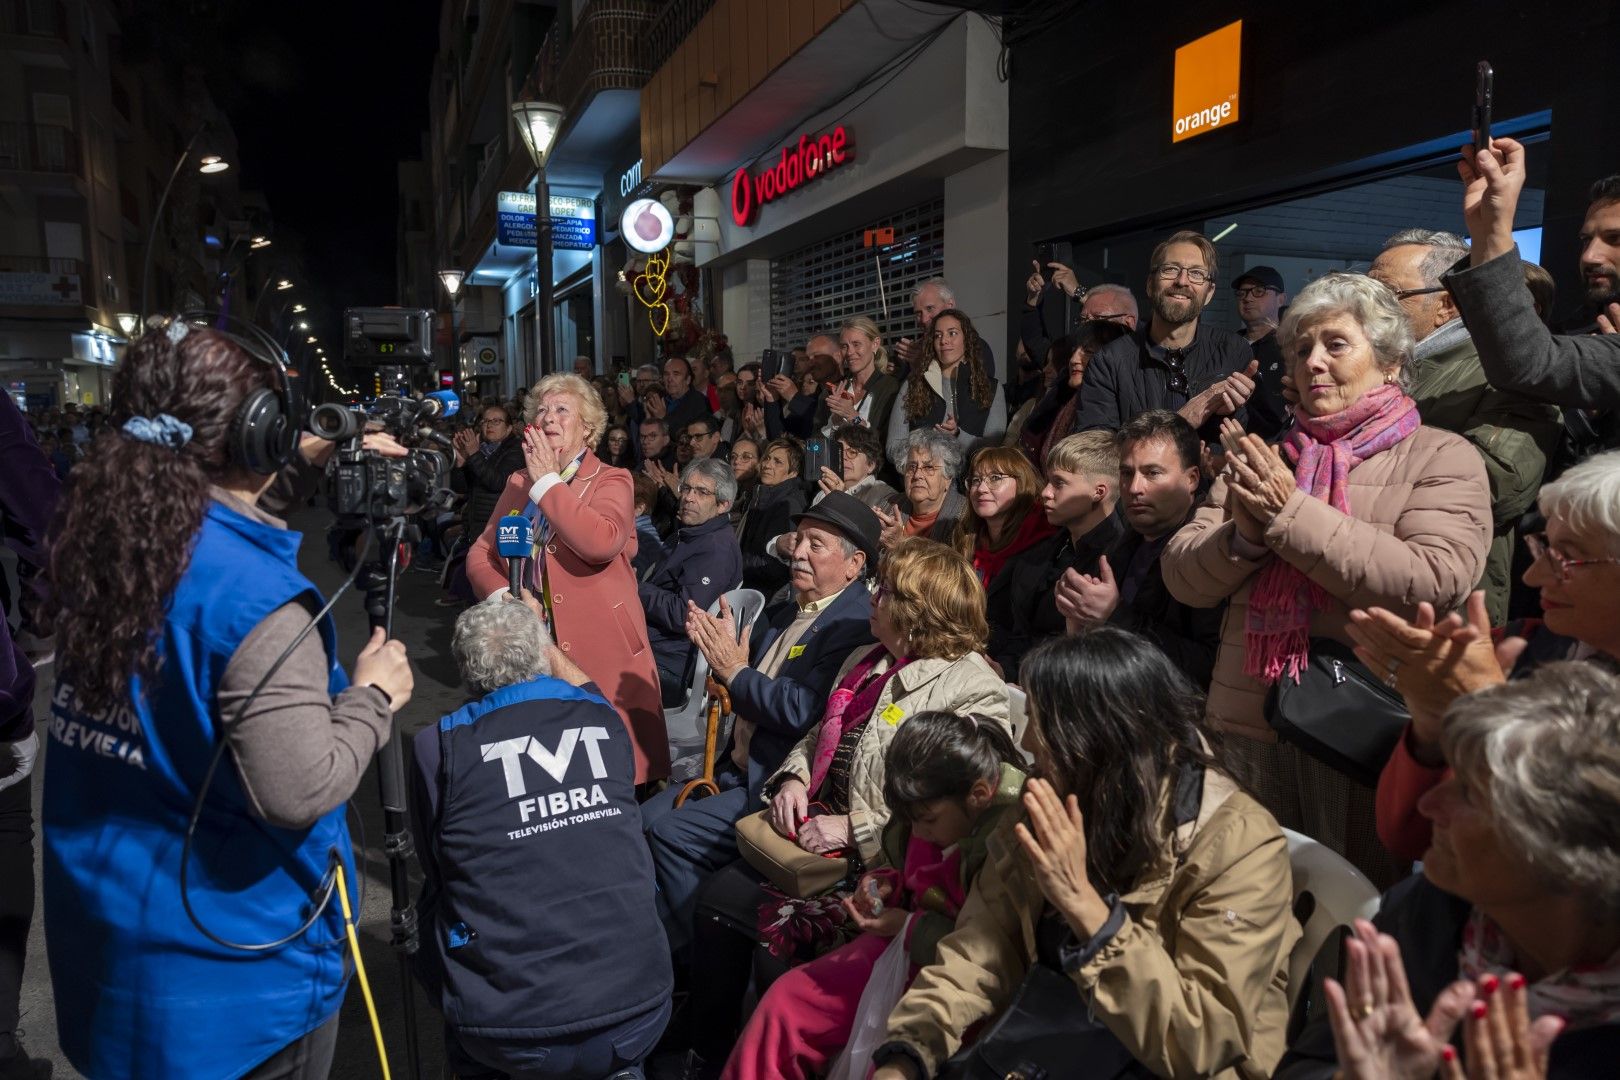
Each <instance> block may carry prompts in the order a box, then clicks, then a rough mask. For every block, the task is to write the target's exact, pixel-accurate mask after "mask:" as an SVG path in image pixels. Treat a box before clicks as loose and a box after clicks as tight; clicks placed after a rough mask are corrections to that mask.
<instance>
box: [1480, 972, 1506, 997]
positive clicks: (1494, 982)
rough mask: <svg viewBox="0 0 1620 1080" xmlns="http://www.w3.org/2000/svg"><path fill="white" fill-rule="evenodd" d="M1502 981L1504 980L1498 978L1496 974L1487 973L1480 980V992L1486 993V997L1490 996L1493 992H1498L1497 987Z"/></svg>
mask: <svg viewBox="0 0 1620 1080" xmlns="http://www.w3.org/2000/svg"><path fill="white" fill-rule="evenodd" d="M1501 982H1502V980H1500V979H1498V978H1497V977H1496V976H1495V975H1486V976H1485V977H1484V978H1482V979H1480V980H1479V992H1480V993H1481V994H1484V995H1485V996H1486V997H1490V996H1491V995H1492V994H1494V993H1496V988H1497V987H1498V986H1500V985H1501Z"/></svg>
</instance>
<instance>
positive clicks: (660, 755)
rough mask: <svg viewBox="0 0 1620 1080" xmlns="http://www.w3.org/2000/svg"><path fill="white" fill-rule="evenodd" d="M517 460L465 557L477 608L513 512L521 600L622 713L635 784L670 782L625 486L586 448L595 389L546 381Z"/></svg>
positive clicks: (592, 434)
mask: <svg viewBox="0 0 1620 1080" xmlns="http://www.w3.org/2000/svg"><path fill="white" fill-rule="evenodd" d="M523 418H524V421H525V427H524V431H523V460H524V467H523V469H522V470H521V471H519V472H515V473H513V474H512V476H511V478H510V479H509V480H508V481H507V484H506V490H505V491H504V492H502V493H501V499H500V502H498V503H497V504H496V506H495V511H494V513H492V514H491V515H490V519H489V524H488V526H487V527H486V528H485V529H484V532H483V534H482V535H481V536H479V538H478V540H477V541H476V542H475V543H474V544H473V547H472V551H471V553H470V554H469V555H468V556H467V577H468V579H469V580H470V581H471V582H472V586H473V591H474V592H475V593H476V594H477V595H478V598H479V599H480V600H482V599H484V598H485V597H487V596H490V595H492V594H494V593H498V592H502V591H504V590H505V589H506V588H507V585H508V566H507V560H505V559H504V558H502V557H501V556H500V553H499V551H498V550H497V546H496V541H495V531H496V529H498V528H499V526H500V522H501V519H503V518H505V517H506V516H507V515H509V514H520V515H522V516H523V517H526V518H528V519H529V521H530V523H531V524H532V526H533V528H534V549H533V551H534V554H533V558H531V559H530V560H529V561H528V565H527V566H526V567H524V568H523V573H524V575H525V576H524V595H523V597H522V600H523V601H524V602H525V603H527V604H528V605H529V606H530V607H531V608H533V609H534V610H535V612H536V613H537V614H538V615H539V616H540V618H541V619H542V621H544V622H545V624H546V626H547V627H548V628H549V629H550V631H551V636H552V639H553V640H554V641H555V642H556V644H557V648H558V649H560V650H561V651H562V653H563V654H564V655H565V656H566V657H567V658H568V659H570V660H572V661H573V662H574V663H575V664H578V665H579V666H580V668H581V669H582V670H583V671H584V672H585V674H586V675H587V676H589V678H590V680H591V681H592V682H594V683H595V684H596V685H597V687H598V688H600V689H601V691H602V693H603V694H604V695H606V697H607V699H608V702H609V703H610V704H611V705H612V706H613V707H614V708H615V709H617V710H618V711H619V715H621V716H623V717H624V721H625V726H626V727H628V728H629V729H630V737H631V740H632V741H633V742H634V744H635V748H636V783H637V784H644V783H646V782H648V781H650V780H661V779H663V778H664V777H666V776H668V775H669V743H668V740H667V738H666V736H665V733H664V711H663V706H662V704H661V701H660V698H659V693H658V672H657V669H656V668H655V667H654V666H653V654H652V649H651V648H650V647H649V645H648V644H647V620H646V616H645V615H644V614H643V612H642V607H641V600H640V596H639V594H638V593H637V591H636V574H635V570H634V569H632V568H631V565H630V562H631V559H633V558H634V557H635V554H636V547H637V541H636V526H635V507H634V501H635V483H634V481H633V480H632V479H631V476H630V474H629V473H628V472H626V471H625V470H624V469H617V468H614V467H613V466H611V465H606V464H604V463H603V462H602V460H601V459H600V458H598V457H597V456H596V455H595V454H594V453H592V452H591V449H590V448H591V447H592V446H593V445H595V443H596V440H597V439H598V438H599V437H600V436H601V434H602V432H603V431H604V429H605V428H606V426H607V411H606V410H605V409H604V408H603V407H602V400H601V398H600V397H598V396H597V393H596V390H595V388H593V387H592V386H591V384H590V383H588V382H586V381H585V380H584V379H582V378H580V377H579V376H578V375H563V374H556V375H547V376H546V377H545V378H543V379H541V380H540V381H539V382H537V383H535V384H534V390H533V391H532V392H531V393H530V394H529V396H528V400H527V402H526V404H525V406H524V412H523Z"/></svg>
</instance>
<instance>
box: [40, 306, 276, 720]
mask: <svg viewBox="0 0 1620 1080" xmlns="http://www.w3.org/2000/svg"><path fill="white" fill-rule="evenodd" d="M271 371H272V369H271V368H270V367H269V365H267V364H264V363H261V362H260V361H257V360H255V359H254V358H253V357H251V356H249V355H248V354H247V352H246V351H244V350H243V349H242V348H241V346H239V345H237V344H236V343H235V342H234V341H233V340H231V339H230V338H229V337H227V336H226V335H224V334H219V333H216V332H214V331H212V330H204V329H192V330H191V331H190V332H188V333H187V334H186V335H185V336H184V337H182V338H181V339H180V340H179V341H178V342H175V341H172V340H170V337H169V334H168V331H167V329H166V328H164V327H159V328H157V329H154V330H151V331H148V332H147V333H146V334H145V335H144V336H143V337H141V338H140V340H138V341H137V342H135V344H134V345H133V346H131V347H130V350H129V352H128V354H127V355H126V356H125V357H124V359H123V361H122V362H120V363H119V365H118V368H117V370H116V371H115V372H114V373H113V380H112V407H111V411H110V413H109V416H108V421H109V424H108V429H107V430H106V431H105V432H104V433H103V434H102V435H101V436H100V437H99V438H98V439H97V440H96V441H95V443H94V444H93V445H92V447H91V449H90V453H89V455H88V456H87V457H86V458H85V460H84V461H83V462H81V463H80V464H78V465H77V466H75V467H74V470H73V483H72V485H71V486H70V487H69V488H68V489H67V491H66V492H65V495H64V498H63V500H62V505H61V507H60V508H59V509H58V511H57V518H56V523H55V527H54V529H53V532H54V534H55V535H54V541H53V543H52V545H51V561H50V576H51V600H50V603H49V605H48V608H47V616H48V619H49V621H50V623H51V625H52V626H53V627H54V628H55V631H56V648H57V656H58V659H57V670H58V671H59V672H60V673H61V674H62V675H63V676H64V678H66V679H68V680H70V681H71V682H72V684H73V687H74V689H75V690H76V691H77V692H78V696H79V708H81V709H83V710H84V711H86V712H95V711H97V710H100V709H104V708H112V707H115V706H117V705H122V704H126V703H128V701H129V689H130V677H131V676H132V675H139V676H141V677H142V678H143V679H150V678H152V677H153V676H155V675H156V674H157V667H158V649H157V646H158V633H159V629H160V627H161V626H162V625H163V617H164V610H165V608H166V607H167V606H168V602H169V598H170V596H171V595H172V594H173V593H174V590H175V587H176V586H177V585H178V584H179V582H180V577H181V575H182V574H184V573H185V570H186V566H187V565H188V563H189V562H190V560H191V546H192V540H193V538H194V537H195V536H196V533H197V530H198V529H199V528H201V526H202V521H203V514H204V512H205V511H206V509H207V507H208V499H209V495H208V487H209V485H210V484H211V483H216V482H218V481H220V480H222V479H226V478H228V477H229V476H230V475H231V473H232V472H233V471H237V470H239V468H240V467H239V466H233V465H232V463H231V457H230V452H229V449H228V443H229V438H230V433H231V426H232V422H233V421H234V420H235V418H236V411H237V408H238V407H239V406H240V405H241V403H242V400H243V398H245V397H246V396H247V395H248V394H249V393H250V392H252V391H253V390H256V389H259V388H261V387H269V386H271V385H272V375H271ZM163 413H167V414H168V415H170V416H172V417H174V418H175V419H177V420H180V421H181V422H183V423H186V424H189V425H191V432H192V434H191V439H190V441H189V442H187V443H186V445H185V446H183V447H181V448H180V449H179V450H173V449H170V448H169V447H167V446H160V445H154V444H152V443H146V442H141V441H139V440H137V439H133V438H130V437H129V436H127V435H125V434H123V432H122V430H121V429H122V428H123V426H124V421H126V420H128V419H129V418H130V417H132V416H144V417H151V418H155V417H157V416H159V415H160V414H163ZM112 522H115V523H116V525H115V527H109V526H110V523H112Z"/></svg>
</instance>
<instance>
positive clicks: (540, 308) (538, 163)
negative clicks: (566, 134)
mask: <svg viewBox="0 0 1620 1080" xmlns="http://www.w3.org/2000/svg"><path fill="white" fill-rule="evenodd" d="M512 121H513V123H515V124H517V129H518V135H520V136H521V137H522V139H523V146H524V148H525V149H527V150H528V151H529V157H531V158H533V159H534V168H535V179H534V224H535V233H536V236H535V252H534V261H535V272H536V274H537V275H538V276H539V279H540V280H539V282H538V285H539V287H538V288H537V289H535V294H534V304H535V312H534V338H535V341H534V362H535V365H536V366H537V367H538V368H539V371H546V370H548V368H549V366H548V365H547V364H546V362H545V350H546V347H547V346H548V345H550V344H551V275H552V265H551V192H550V190H549V188H548V187H547V186H546V159H547V158H549V157H550V156H551V148H552V146H553V145H554V144H555V143H556V141H557V132H558V131H560V130H562V125H563V107H562V106H561V105H556V104H553V103H552V102H549V101H515V102H513V103H512ZM538 375H539V372H538V371H530V372H529V373H528V376H529V379H528V381H529V382H531V383H532V382H534V380H535V379H536V378H537V377H538Z"/></svg>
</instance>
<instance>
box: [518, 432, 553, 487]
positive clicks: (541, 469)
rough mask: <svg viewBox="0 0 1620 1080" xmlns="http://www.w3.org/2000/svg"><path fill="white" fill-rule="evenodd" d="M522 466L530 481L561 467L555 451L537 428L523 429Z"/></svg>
mask: <svg viewBox="0 0 1620 1080" xmlns="http://www.w3.org/2000/svg"><path fill="white" fill-rule="evenodd" d="M523 468H524V471H525V472H527V473H528V475H529V481H530V483H533V482H534V481H536V480H539V479H540V478H541V477H542V476H547V475H549V474H551V473H554V472H557V471H558V470H560V469H561V468H562V461H561V460H560V459H559V458H558V456H557V451H555V450H553V449H552V448H551V444H550V443H548V442H547V441H546V437H545V436H544V435H543V434H541V432H540V429H539V428H532V427H531V428H524V429H523Z"/></svg>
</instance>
